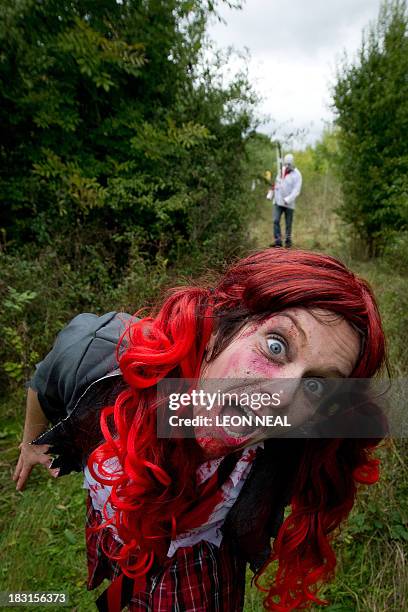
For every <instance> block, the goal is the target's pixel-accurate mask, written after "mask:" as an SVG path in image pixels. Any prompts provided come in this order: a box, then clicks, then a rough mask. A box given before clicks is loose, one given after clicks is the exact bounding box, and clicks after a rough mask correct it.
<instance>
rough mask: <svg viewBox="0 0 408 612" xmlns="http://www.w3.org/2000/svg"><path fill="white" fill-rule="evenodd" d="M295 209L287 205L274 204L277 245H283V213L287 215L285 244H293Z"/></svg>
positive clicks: (274, 231) (274, 232) (274, 226)
mask: <svg viewBox="0 0 408 612" xmlns="http://www.w3.org/2000/svg"><path fill="white" fill-rule="evenodd" d="M294 212H295V211H294V210H293V208H286V206H278V205H277V204H274V206H273V235H274V238H275V246H282V235H281V227H280V220H281V216H282V214H284V215H285V230H286V237H285V246H287V247H290V246H292V223H293V213H294Z"/></svg>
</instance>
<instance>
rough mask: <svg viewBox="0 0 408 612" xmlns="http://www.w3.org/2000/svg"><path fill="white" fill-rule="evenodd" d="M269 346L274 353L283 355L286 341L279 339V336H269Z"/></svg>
mask: <svg viewBox="0 0 408 612" xmlns="http://www.w3.org/2000/svg"><path fill="white" fill-rule="evenodd" d="M267 342H268V348H269V350H270V352H271V353H272V355H275V356H280V355H283V354H284V353H285V351H286V346H285V343H284V342H282V340H278V339H277V338H268V339H267Z"/></svg>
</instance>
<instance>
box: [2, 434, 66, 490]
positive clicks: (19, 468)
mask: <svg viewBox="0 0 408 612" xmlns="http://www.w3.org/2000/svg"><path fill="white" fill-rule="evenodd" d="M49 448H50V445H49V444H38V445H37V444H30V443H28V442H22V443H21V444H20V445H19V449H20V457H19V458H18V462H17V465H16V469H15V470H14V474H13V480H14V481H15V482H17V484H16V490H17V491H23V489H24V488H25V486H26V483H27V479H28V477H29V476H30V474H31V470H32V469H33V467H34V466H35V465H37V464H39V465H43V466H44V467H45V468H46V469H47V470H48V472H49V473H50V474H51V476H53V477H54V478H56V477H57V476H58V472H59V470H58V469H53V470H52V469H50V465H51V462H52V457H51V455H48V454H47V452H48V449H49Z"/></svg>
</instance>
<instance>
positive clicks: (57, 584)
mask: <svg viewBox="0 0 408 612" xmlns="http://www.w3.org/2000/svg"><path fill="white" fill-rule="evenodd" d="M230 4H232V3H230ZM216 11H217V6H216V3H214V2H210V1H205V0H185V1H183V0H166V1H164V0H122V2H118V1H115V0H82V1H76V0H70V1H69V0H58V1H57V0H42V1H39V0H13V1H12V0H0V14H1V19H0V125H1V130H0V302H1V307H0V334H1V338H2V342H1V344H0V361H1V365H0V388H1V399H0V452H1V454H0V465H1V468H2V470H1V483H2V485H3V492H2V494H1V498H0V517H1V519H0V521H1V522H2V523H3V525H2V526H3V529H2V534H1V536H0V551H1V552H0V558H1V563H0V590H2V591H5V590H9V591H19V590H32V591H33V590H36V591H39V590H43V591H52V590H66V591H68V592H69V594H70V598H71V599H70V609H72V610H78V611H86V610H89V609H91V608H92V605H93V604H92V602H93V601H94V599H95V595H96V594H95V592H91V593H87V592H86V591H85V584H86V571H85V552H84V541H83V521H84V494H83V491H82V490H81V478H80V476H79V475H74V476H70V477H67V478H63V479H60V480H57V481H55V482H54V481H51V480H49V479H48V478H47V477H46V476H45V475H44V474H43V473H42V472H41V471H40V470H39V469H38V470H36V471H34V472H33V474H32V476H31V479H30V483H29V486H28V487H27V490H26V491H25V492H24V493H16V492H15V490H14V486H13V483H12V481H11V474H12V471H13V468H14V465H15V462H16V460H17V444H18V441H19V439H20V437H21V432H22V426H23V419H24V394H25V391H24V383H25V382H26V381H27V380H28V379H29V377H30V375H31V373H32V371H33V368H34V365H35V363H36V362H38V361H39V360H40V359H41V357H42V356H43V355H44V354H45V353H46V352H47V351H48V350H49V349H50V347H51V346H52V343H53V340H54V337H55V335H56V333H57V332H58V331H59V330H60V329H61V328H62V327H63V325H65V324H66V322H67V321H68V320H69V319H70V318H71V317H73V316H74V315H75V314H77V313H79V312H83V311H89V312H95V313H102V312H105V311H108V310H115V309H117V310H121V309H123V310H126V311H129V312H134V311H136V310H137V309H139V308H140V307H145V306H147V307H148V306H149V305H150V304H152V303H154V302H155V300H157V299H158V298H159V296H160V295H161V294H162V292H163V291H164V290H165V288H166V287H169V286H173V285H175V284H180V283H183V282H186V281H187V282H189V281H190V280H191V279H193V280H199V278H200V277H201V276H203V275H206V274H208V270H210V271H211V274H212V273H213V272H217V271H219V270H222V269H223V267H224V266H225V263H226V262H229V261H230V260H231V259H232V258H235V257H239V256H240V255H242V254H244V253H247V252H248V251H249V250H250V249H252V248H257V247H265V246H267V245H268V244H269V243H270V242H271V241H272V222H271V208H270V203H269V202H268V201H267V200H266V199H265V194H266V190H267V182H266V180H265V178H264V177H265V171H267V170H270V171H271V172H272V174H274V173H275V167H274V159H275V143H274V137H273V136H266V135H264V134H262V133H261V132H260V125H259V120H258V119H257V114H256V104H257V99H256V96H255V94H254V92H253V90H252V88H251V85H250V82H249V77H248V74H247V70H246V66H245V63H244V62H243V63H242V71H241V72H240V73H239V74H237V75H236V76H235V78H234V79H233V80H232V81H231V82H230V83H229V84H228V85H225V83H224V82H223V79H222V78H221V76H220V74H221V70H220V68H221V66H223V65H224V64H225V63H226V62H227V61H228V53H227V52H225V51H220V50H218V51H215V50H214V49H213V52H212V54H211V57H212V58H213V59H212V60H211V61H210V60H209V53H208V43H207V42H206V38H205V32H206V25H207V22H208V19H209V18H210V17H211V16H214V14H215V13H216ZM332 101H333V108H334V109H335V113H336V122H335V124H334V125H332V126H328V128H327V130H326V132H325V134H324V135H323V137H322V139H321V141H320V142H318V143H316V145H315V146H313V147H310V146H309V147H307V148H306V149H305V150H302V151H295V156H296V162H297V165H298V167H299V168H300V170H301V172H302V174H303V178H304V189H303V193H302V195H301V197H300V198H299V201H298V207H297V212H296V216H295V227H294V238H295V246H296V247H301V248H306V249H311V250H316V251H323V252H328V253H330V254H333V255H336V256H337V257H339V258H341V259H342V260H343V261H345V263H346V264H347V265H349V266H350V267H351V268H352V269H353V270H355V271H356V272H357V273H360V274H361V275H362V276H364V277H365V278H367V279H368V280H369V281H370V282H371V284H372V285H373V287H374V290H375V292H376V294H377V296H378V299H379V303H380V308H381V312H382V315H383V318H384V324H385V328H386V332H387V337H388V345H389V352H390V367H391V374H392V375H393V376H399V377H403V376H406V374H407V366H408V357H407V351H406V346H407V344H408V325H407V323H408V321H407V313H408V292H407V276H408V137H407V135H408V17H407V6H406V2H405V1H392V2H386V3H385V4H384V5H383V8H382V9H381V12H380V14H379V17H378V20H377V23H376V24H375V25H373V26H372V27H371V29H369V30H368V31H366V32H365V34H364V36H363V38H362V43H361V48H360V51H359V54H358V56H357V57H356V58H354V59H353V60H352V61H351V60H349V59H347V58H344V61H343V62H341V63H340V65H339V66H338V71H337V77H336V82H335V83H334V84H333V88H332ZM283 146H284V148H285V142H284V143H283ZM407 449H408V446H407V442H406V441H402V440H395V441H389V442H387V443H386V444H384V446H383V448H382V449H381V450H380V451H379V454H380V456H381V457H382V459H383V466H384V468H383V480H382V481H381V482H380V483H379V484H378V485H376V486H374V487H371V488H367V489H365V488H362V490H361V495H360V500H359V502H358V504H357V506H356V507H355V509H354V510H353V513H352V516H351V519H350V521H349V522H348V523H347V525H345V526H344V528H343V529H342V531H341V533H340V536H339V538H338V554H339V571H338V575H337V579H336V581H335V582H334V583H333V584H332V585H330V586H329V587H327V589H326V595H327V598H328V599H329V600H330V602H331V603H330V605H329V606H328V607H327V608H326V609H327V610H329V611H330V612H346V611H352V610H359V611H375V612H380V611H392V612H394V611H395V612H400V611H401V610H405V609H408V561H407V559H408V554H407V549H408V527H407V525H408V468H407V463H406V458H407ZM249 578H250V576H249V575H248V580H249ZM261 601H262V597H261V594H259V593H258V592H257V591H256V590H255V588H250V587H249V585H248V589H247V599H246V607H245V610H246V611H248V612H249V611H257V612H258V611H260V610H261V609H262V604H261ZM26 609H29V607H28V608H26ZM36 609H37V610H38V609H39V608H36ZM48 609H50V608H48Z"/></svg>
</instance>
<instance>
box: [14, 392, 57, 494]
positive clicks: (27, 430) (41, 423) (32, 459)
mask: <svg viewBox="0 0 408 612" xmlns="http://www.w3.org/2000/svg"><path fill="white" fill-rule="evenodd" d="M47 426H48V419H47V417H46V416H45V414H44V412H43V410H42V408H41V405H40V402H39V401H38V397H37V392H36V391H34V390H33V389H31V388H29V389H28V394H27V409H26V418H25V424H24V433H23V441H22V442H21V444H20V445H19V448H20V457H19V459H18V462H17V466H16V469H15V470H14V474H13V480H14V481H15V482H16V490H17V491H22V490H23V489H24V488H25V486H26V483H27V479H28V477H29V475H30V473H31V470H32V469H33V467H34V466H35V465H36V464H40V465H44V466H45V467H46V468H47V469H48V471H49V473H50V474H51V476H54V477H56V476H58V470H50V469H49V467H48V466H49V465H50V464H51V461H52V457H51V456H50V455H47V451H48V449H49V445H48V444H42V445H37V446H36V445H33V444H30V442H31V441H32V440H34V438H36V437H37V436H39V435H40V434H41V433H42V432H43V431H45V430H46V429H47Z"/></svg>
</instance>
